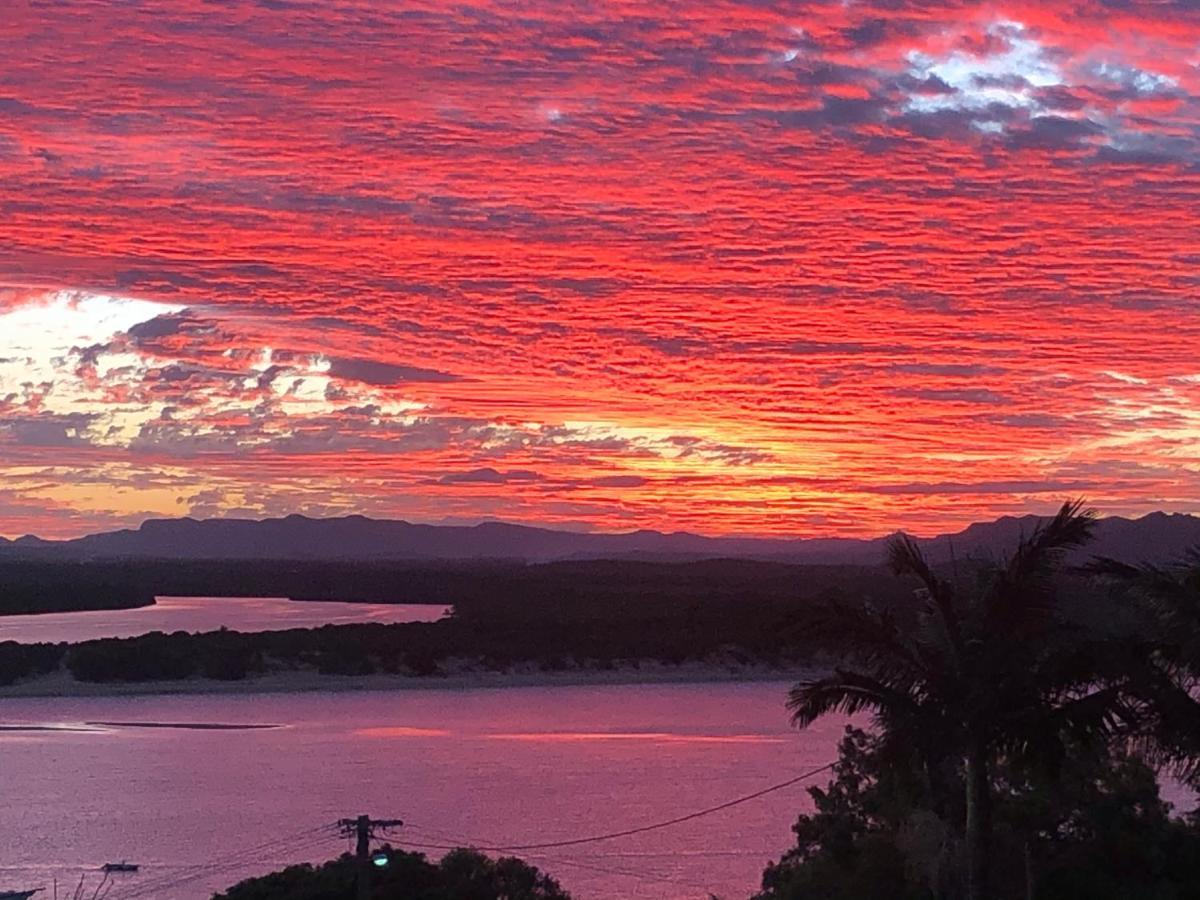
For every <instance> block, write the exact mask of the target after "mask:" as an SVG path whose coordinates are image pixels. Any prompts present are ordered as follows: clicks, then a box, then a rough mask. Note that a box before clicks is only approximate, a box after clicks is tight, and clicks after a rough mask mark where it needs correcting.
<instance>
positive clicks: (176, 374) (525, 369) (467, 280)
mask: <svg viewBox="0 0 1200 900" xmlns="http://www.w3.org/2000/svg"><path fill="white" fill-rule="evenodd" d="M0 213H2V214H0V534H4V535H8V536H16V535H20V534H24V533H26V532H32V533H36V534H41V535H43V536H47V537H51V536H71V535H77V534H81V533H84V532H88V531H95V530H100V529H107V528H113V527H121V526H128V525H136V524H137V523H138V522H140V521H142V520H143V519H145V518H146V517H161V516H182V515H192V516H197V517H209V516H224V515H236V516H252V517H262V516H273V515H283V514H287V513H293V512H300V513H306V514H309V515H337V514H343V513H351V512H355V513H364V514H367V515H372V516H378V517H396V518H407V519H410V520H414V521H424V522H443V521H452V522H474V521H479V520H482V519H489V518H498V519H505V520H510V521H520V522H528V523H537V524H546V525H551V526H556V527H571V528H588V529H596V530H627V529H633V528H642V527H646V528H660V529H687V530H692V531H698V532H703V533H708V534H726V533H740V534H794V535H800V536H808V535H830V534H845V535H873V534H880V533H884V532H888V531H891V530H893V529H895V528H900V527H903V528H907V529H910V530H913V531H916V532H918V533H935V532H939V531H946V530H951V529H955V528H958V527H961V526H962V525H965V524H966V523H968V522H971V521H974V520H979V519H987V518H993V517H995V516H998V515H1004V514H1010V513H1013V514H1019V513H1025V512H1044V511H1047V510H1050V509H1052V508H1053V507H1055V506H1057V505H1058V504H1059V503H1060V502H1061V501H1062V500H1063V499H1064V498H1066V497H1072V496H1077V495H1083V496H1086V497H1087V498H1089V499H1090V500H1091V501H1092V502H1093V503H1094V504H1095V505H1096V506H1097V507H1099V508H1100V509H1101V510H1102V511H1103V512H1106V513H1113V514H1126V515H1129V514H1141V513H1144V512H1148V511H1150V510H1154V509H1164V510H1173V511H1200V6H1198V5H1197V4H1196V3H1195V2H1193V0H1143V2H1138V0H1071V2H1049V3H1047V2H1036V3H1034V2H1014V3H997V4H978V3H954V2H948V3H947V2H937V0H933V2H926V0H861V2H860V0H830V2H803V0H801V2H786V3H785V2H779V3H776V2H771V0H744V2H721V0H680V2H664V0H654V2H650V0H619V2H592V0H589V2H566V0H539V2H533V0H529V2H515V0H509V2H486V0H474V2H465V3H449V2H377V0H361V2H341V0H312V2H305V0H261V2H258V3H226V2H221V3H216V2H212V3H203V2H193V0H177V2H150V0H145V2H140V3H138V2H121V3H116V2H113V3H87V2H77V3H72V2H54V3H32V2H30V3H23V2H21V0H16V2H15V3H14V2H13V0H9V2H7V3H6V4H5V10H4V13H3V15H2V16H0Z"/></svg>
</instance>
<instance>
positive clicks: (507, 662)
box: [0, 560, 911, 683]
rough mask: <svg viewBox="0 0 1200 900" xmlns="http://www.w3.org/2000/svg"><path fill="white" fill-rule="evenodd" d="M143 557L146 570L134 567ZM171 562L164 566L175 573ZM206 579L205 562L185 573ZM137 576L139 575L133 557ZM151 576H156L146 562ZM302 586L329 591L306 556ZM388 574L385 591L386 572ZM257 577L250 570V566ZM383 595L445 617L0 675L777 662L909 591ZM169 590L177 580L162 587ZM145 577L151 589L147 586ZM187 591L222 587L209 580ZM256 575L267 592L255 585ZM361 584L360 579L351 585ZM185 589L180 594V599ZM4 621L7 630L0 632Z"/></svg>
mask: <svg viewBox="0 0 1200 900" xmlns="http://www.w3.org/2000/svg"><path fill="white" fill-rule="evenodd" d="M139 565H140V564H139ZM168 568H169V567H168ZM185 568H187V569H188V575H187V577H188V578H196V579H199V578H200V575H198V574H196V573H197V572H199V571H201V568H202V567H196V568H191V567H185ZM131 571H132V572H133V573H134V575H133V576H131V578H132V577H136V578H139V579H141V578H147V577H148V576H147V575H146V574H145V573H144V572H142V571H141V570H140V569H139V568H138V566H136V565H135V566H132V567H131ZM151 571H159V570H158V569H152V570H151ZM298 571H300V572H302V573H303V574H304V575H305V577H306V578H308V579H309V580H308V582H307V588H308V590H309V591H310V596H319V597H328V596H330V595H331V593H332V588H331V590H330V591H326V589H325V586H326V585H330V586H332V585H335V584H337V580H336V573H335V574H330V573H329V572H325V574H324V575H322V576H320V577H322V578H325V579H327V580H326V581H319V580H318V577H317V576H316V575H314V571H313V570H311V569H309V568H308V567H307V566H301V567H299V568H298ZM382 573H387V577H389V578H391V579H393V580H392V581H391V582H389V583H390V584H391V585H392V586H391V587H390V588H387V589H386V593H385V589H384V588H383V586H382V585H383V579H384V574H382ZM255 577H258V576H255ZM371 577H372V578H376V577H378V578H379V579H380V582H379V585H378V587H377V589H378V591H379V594H378V596H387V597H389V598H393V599H398V600H406V601H411V600H415V599H424V600H428V599H431V598H436V599H437V600H439V601H440V602H448V601H449V602H452V603H453V604H454V608H455V614H454V616H453V617H451V618H448V619H444V620H441V621H438V622H433V623H409V624H402V625H376V624H363V625H340V626H327V627H324V628H317V629H303V630H291V631H279V632H266V633H261V634H239V633H234V632H227V631H219V632H211V633H208V634H200V635H193V634H187V633H184V632H177V633H174V634H161V633H153V634H148V635H144V636H141V637H136V638H128V639H106V640H97V641H88V642H85V643H81V644H78V645H73V646H67V645H65V644H60V645H36V646H35V647H27V646H24V645H18V644H15V643H12V642H7V643H0V683H11V682H13V681H15V680H17V679H20V678H23V677H27V676H31V675H37V674H42V673H44V672H46V671H52V670H54V669H56V668H57V667H58V666H59V665H65V666H66V668H67V669H69V670H70V672H71V673H72V674H73V675H74V676H75V677H76V678H78V679H80V680H84V681H153V680H160V679H177V678H189V677H193V676H204V677H209V678H220V679H230V680H235V679H241V678H245V677H247V676H248V675H253V674H257V673H261V672H265V671H268V670H294V669H310V670H311V669H315V670H317V671H319V672H323V673H331V674H343V675H364V674H370V673H376V672H383V673H403V674H412V675H429V676H436V675H439V674H445V673H447V672H449V671H452V670H454V669H455V668H457V667H461V666H468V667H477V668H482V669H489V670H506V669H510V668H512V667H519V666H520V667H533V668H535V669H541V670H546V671H556V670H563V669H569V668H576V667H589V668H600V669H606V668H613V667H615V666H620V665H629V664H637V663H639V662H641V661H656V662H661V663H666V664H682V663H688V662H720V663H724V664H730V665H737V664H744V663H758V664H765V665H778V666H786V665H790V664H793V663H796V662H798V661H804V660H807V659H809V658H811V656H812V654H813V653H814V652H816V650H817V648H816V647H815V645H814V644H813V643H812V641H810V640H809V639H808V638H807V637H806V634H807V629H806V616H807V614H808V612H809V611H811V610H812V609H813V608H814V606H816V605H819V604H820V603H823V602H827V601H829V600H831V599H833V598H835V597H838V596H864V595H866V596H871V597H873V598H875V600H876V601H877V602H879V603H882V604H885V605H888V606H895V605H897V604H903V603H905V602H907V601H906V599H905V598H906V597H907V596H908V595H909V594H911V591H910V590H909V589H908V588H906V587H905V586H903V585H899V584H897V583H896V581H895V580H894V579H892V578H891V577H889V576H887V574H886V573H885V572H883V571H882V570H873V569H862V568H850V567H837V566H829V567H818V566H791V565H783V564H771V563H759V562H744V561H721V560H716V561H709V562H699V563H673V564H666V563H639V562H577V563H551V564H546V565H535V566H523V565H512V564H493V565H489V566H472V567H466V568H463V567H458V568H453V569H450V568H433V569H431V568H429V567H427V566H425V567H412V568H409V569H396V568H395V567H391V568H388V567H383V566H381V567H379V569H377V570H372V572H371ZM163 583H167V584H169V585H170V590H162V589H153V588H149V587H147V588H146V589H147V590H150V591H151V593H158V594H167V593H171V592H173V591H174V590H175V588H176V586H183V585H184V583H183V582H181V581H168V580H166V579H165V576H164V582H163ZM147 584H148V583H147ZM189 584H190V585H191V586H192V588H193V589H192V590H191V591H190V592H191V593H201V594H207V593H219V590H215V589H214V585H216V584H218V583H217V582H213V581H200V580H197V581H195V582H189ZM220 584H230V585H232V587H231V588H230V590H232V591H233V592H235V593H238V594H241V595H247V594H254V593H267V594H276V595H277V594H279V593H281V592H280V591H278V590H276V591H269V590H266V583H265V582H249V581H243V582H221V583H220ZM255 584H261V585H263V590H262V591H255V590H251V589H250V586H252V585H255ZM358 584H359V586H360V587H362V586H364V585H365V584H366V582H365V581H360V582H358ZM188 592H189V591H181V593H188ZM2 629H3V620H2V619H0V635H2V634H3V631H2Z"/></svg>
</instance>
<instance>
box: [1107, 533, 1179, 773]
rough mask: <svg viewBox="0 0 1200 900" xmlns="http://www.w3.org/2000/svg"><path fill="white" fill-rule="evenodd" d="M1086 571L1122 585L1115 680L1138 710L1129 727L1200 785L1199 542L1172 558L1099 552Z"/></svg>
mask: <svg viewBox="0 0 1200 900" xmlns="http://www.w3.org/2000/svg"><path fill="white" fill-rule="evenodd" d="M1084 570H1085V571H1087V572H1090V573H1092V574H1095V575H1099V576H1100V577H1101V578H1102V579H1104V580H1106V581H1108V582H1109V583H1111V584H1113V585H1115V586H1116V587H1117V589H1118V591H1119V595H1118V598H1117V599H1118V602H1120V604H1121V606H1122V607H1123V609H1124V612H1125V616H1124V620H1123V621H1122V622H1121V624H1120V626H1119V627H1120V628H1121V629H1122V634H1120V635H1118V636H1115V637H1114V640H1113V644H1114V645H1119V646H1120V648H1121V650H1122V653H1121V657H1120V662H1119V663H1117V664H1116V665H1115V666H1114V671H1112V672H1111V673H1109V674H1108V677H1109V678H1110V680H1112V681H1114V682H1119V683H1121V685H1122V687H1123V689H1124V690H1125V692H1126V694H1127V695H1128V697H1129V700H1130V703H1131V704H1132V705H1134V706H1135V707H1136V708H1137V710H1138V713H1139V715H1138V717H1137V723H1136V727H1135V728H1134V729H1132V730H1131V731H1130V733H1129V734H1128V735H1127V737H1128V738H1130V739H1131V741H1132V742H1133V743H1134V744H1135V745H1136V746H1138V748H1139V749H1140V750H1141V751H1142V752H1143V753H1145V754H1147V755H1148V756H1149V758H1151V759H1153V760H1155V761H1156V762H1158V763H1160V764H1165V765H1167V766H1169V767H1170V768H1172V769H1173V770H1174V772H1175V774H1177V775H1178V776H1180V777H1182V778H1183V779H1184V780H1186V781H1187V782H1188V783H1189V784H1190V785H1191V786H1192V787H1193V788H1197V787H1200V703H1197V701H1196V695H1197V689H1198V688H1200V548H1197V549H1194V550H1192V551H1191V553H1189V554H1188V555H1186V556H1185V557H1184V558H1183V559H1181V560H1179V561H1177V562H1176V563H1174V564H1171V565H1165V566H1157V565H1150V564H1142V565H1137V566H1132V565H1127V564H1125V563H1122V562H1118V561H1116V560H1113V559H1108V558H1100V559H1097V560H1095V561H1094V562H1093V563H1092V564H1091V565H1089V566H1086V567H1085V569H1084Z"/></svg>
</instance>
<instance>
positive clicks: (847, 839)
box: [760, 504, 1200, 900]
mask: <svg viewBox="0 0 1200 900" xmlns="http://www.w3.org/2000/svg"><path fill="white" fill-rule="evenodd" d="M1092 528H1093V518H1092V516H1091V515H1090V514H1089V513H1088V512H1087V511H1085V510H1084V509H1082V507H1081V506H1080V505H1079V504H1067V505H1065V506H1064V507H1063V508H1062V510H1061V511H1060V513H1059V514H1058V516H1056V517H1055V518H1054V519H1053V520H1051V521H1049V522H1046V523H1043V524H1042V525H1040V526H1039V527H1038V528H1037V529H1035V530H1034V531H1033V532H1032V533H1030V534H1028V535H1026V536H1025V537H1024V538H1023V539H1022V540H1021V541H1020V543H1019V545H1018V547H1017V548H1016V550H1015V551H1014V552H1013V553H1012V555H1011V556H1010V557H1008V558H1007V559H1005V560H1002V561H1000V562H998V563H996V564H995V565H993V566H989V567H983V568H979V569H975V570H974V571H972V572H970V573H961V572H960V573H950V574H947V573H944V572H939V571H935V570H933V569H931V568H930V567H929V566H928V565H927V564H926V562H925V560H924V559H923V557H922V555H921V553H920V551H919V549H918V548H917V547H916V546H915V545H914V544H913V543H912V542H911V541H909V540H907V539H905V538H900V539H897V540H896V541H894V542H893V543H892V545H891V554H890V556H891V560H890V561H891V565H892V568H893V570H894V571H895V572H896V573H897V574H898V575H901V576H905V577H906V578H908V579H910V580H911V582H912V583H913V584H914V585H916V586H917V595H916V596H917V599H918V609H917V611H916V615H915V616H913V617H907V616H899V615H896V614H895V612H894V611H893V610H888V609H881V608H878V607H876V606H873V605H871V604H867V603H863V602H861V601H856V602H853V603H845V602H835V603H833V604H830V605H828V606H827V607H825V608H824V610H822V611H820V612H817V613H815V614H814V615H813V616H812V619H811V624H812V628H813V633H814V638H815V639H818V640H820V641H821V642H822V645H823V646H824V647H826V648H827V649H829V650H831V651H834V652H835V654H836V659H837V660H838V663H839V664H838V665H836V666H835V667H834V668H833V671H832V672H831V673H830V674H828V675H825V676H822V677H818V678H814V679H811V680H807V681H802V682H800V683H799V684H797V685H796V687H795V688H794V689H793V691H792V693H791V697H790V702H789V705H790V707H791V709H792V712H793V716H794V719H795V721H796V723H797V724H798V725H800V726H801V727H803V726H805V725H807V724H809V723H811V722H813V721H815V720H816V719H818V718H820V717H821V716H823V715H825V714H826V713H829V712H832V711H841V712H847V713H859V712H862V713H869V714H870V715H871V717H872V720H873V724H874V736H873V737H867V736H865V735H863V734H861V733H851V734H850V735H849V736H848V738H847V740H846V741H845V742H844V743H843V746H842V750H841V758H840V762H839V767H838V772H837V779H836V780H835V781H834V783H833V785H832V786H831V787H830V788H829V789H828V790H825V791H816V792H814V793H813V797H814V799H815V801H816V806H817V811H816V813H815V814H814V815H809V816H802V817H801V818H800V820H799V822H798V823H797V825H796V828H795V830H796V835H797V839H798V840H797V846H796V848H795V849H794V850H792V851H790V852H789V853H788V854H787V855H786V856H785V857H784V858H783V859H782V860H781V861H780V862H779V863H778V864H776V865H774V866H772V867H771V868H770V869H768V870H767V873H766V875H765V877H764V884H763V887H764V891H763V893H762V894H761V895H760V896H761V898H762V900H799V898H801V897H804V898H807V897H814V896H816V897H824V898H830V900H854V898H864V900H865V898H868V897H869V898H879V897H885V898H887V897H891V898H896V900H951V898H961V897H965V898H969V900H1009V898H1011V900H1017V898H1026V900H1029V898H1034V897H1037V898H1043V900H1074V898H1079V900H1083V898H1088V900H1095V898H1100V900H1107V898H1112V900H1116V898H1119V897H1139V898H1152V900H1155V898H1157V900H1174V898H1180V900H1182V898H1194V897H1200V830H1198V829H1197V823H1196V821H1195V820H1194V819H1191V820H1186V821H1178V820H1172V819H1171V818H1170V817H1169V816H1168V810H1167V809H1166V807H1165V806H1164V805H1163V804H1162V802H1161V801H1160V799H1159V797H1158V784H1157V779H1156V774H1157V772H1158V771H1160V770H1162V769H1165V770H1167V771H1169V772H1173V773H1174V774H1175V775H1177V776H1178V777H1181V778H1183V779H1184V780H1185V781H1187V782H1188V783H1189V784H1191V785H1192V786H1193V787H1195V786H1196V785H1197V784H1198V783H1200V702H1198V701H1197V699H1196V697H1195V687H1196V684H1197V678H1198V677H1200V557H1196V558H1193V559H1190V560H1185V561H1183V562H1182V563H1181V564H1180V565H1178V566H1175V567H1166V568H1156V567H1133V566H1128V565H1123V564H1119V563H1113V562H1111V561H1107V560H1097V561H1095V562H1094V563H1093V564H1092V565H1090V566H1089V567H1088V571H1087V572H1086V573H1084V575H1085V576H1086V577H1076V578H1064V577H1063V575H1064V573H1063V571H1062V569H1063V565H1062V561H1063V558H1064V556H1065V555H1066V554H1067V553H1068V552H1069V551H1073V550H1077V549H1078V548H1081V547H1084V546H1086V545H1087V543H1088V540H1089V538H1090V535H1091V532H1092Z"/></svg>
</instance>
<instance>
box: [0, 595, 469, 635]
mask: <svg viewBox="0 0 1200 900" xmlns="http://www.w3.org/2000/svg"><path fill="white" fill-rule="evenodd" d="M449 610H450V607H448V606H444V605H441V604H411V603H394V604H393V603H333V602H320V601H316V602H314V601H307V600H306V601H302V602H301V601H296V600H288V599H286V598H283V597H159V598H158V599H157V601H156V602H155V604H154V605H153V606H143V607H140V608H138V609H114V610H92V611H87V612H66V613H45V614H42V615H34V616H3V617H0V641H18V642H20V643H23V644H34V643H39V642H47V643H53V642H56V641H68V642H71V643H74V642H76V641H90V640H95V639H96V638H114V637H122V638H124V637H136V636H137V635H140V634H149V633H150V632H151V631H164V632H168V633H169V632H172V631H190V632H194V633H195V632H202V631H216V630H217V629H219V628H228V629H230V630H231V631H243V632H253V631H283V630H285V629H288V628H317V627H319V626H321V625H348V624H354V623H358V622H378V623H381V624H393V623H397V622H432V621H434V620H436V619H440V618H441V617H442V616H443V615H445V614H446V613H447V612H448V611H449Z"/></svg>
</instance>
